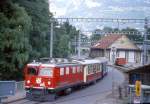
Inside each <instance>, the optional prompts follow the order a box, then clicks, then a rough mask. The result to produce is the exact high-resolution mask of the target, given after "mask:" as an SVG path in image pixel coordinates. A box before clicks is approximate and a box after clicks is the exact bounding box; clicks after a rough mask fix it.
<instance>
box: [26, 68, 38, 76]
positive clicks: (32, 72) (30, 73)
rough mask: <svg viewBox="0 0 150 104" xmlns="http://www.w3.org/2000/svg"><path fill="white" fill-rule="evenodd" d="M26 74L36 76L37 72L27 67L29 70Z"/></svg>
mask: <svg viewBox="0 0 150 104" xmlns="http://www.w3.org/2000/svg"><path fill="white" fill-rule="evenodd" d="M28 74H29V75H36V74H37V71H36V69H35V68H31V67H29V68H28Z"/></svg>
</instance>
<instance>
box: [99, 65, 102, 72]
mask: <svg viewBox="0 0 150 104" xmlns="http://www.w3.org/2000/svg"><path fill="white" fill-rule="evenodd" d="M99 71H100V72H101V71H102V65H101V64H100V65H99Z"/></svg>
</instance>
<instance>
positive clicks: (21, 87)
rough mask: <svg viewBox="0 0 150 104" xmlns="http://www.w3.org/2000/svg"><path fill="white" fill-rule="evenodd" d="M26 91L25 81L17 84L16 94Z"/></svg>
mask: <svg viewBox="0 0 150 104" xmlns="http://www.w3.org/2000/svg"><path fill="white" fill-rule="evenodd" d="M24 89H25V87H24V81H19V82H16V92H22V91H24Z"/></svg>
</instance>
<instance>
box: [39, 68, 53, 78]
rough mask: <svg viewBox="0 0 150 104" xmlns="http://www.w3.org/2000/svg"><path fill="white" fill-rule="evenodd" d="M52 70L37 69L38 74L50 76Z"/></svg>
mask: <svg viewBox="0 0 150 104" xmlns="http://www.w3.org/2000/svg"><path fill="white" fill-rule="evenodd" d="M52 75H53V71H52V69H51V68H41V69H40V71H39V76H50V77H51V76H52Z"/></svg>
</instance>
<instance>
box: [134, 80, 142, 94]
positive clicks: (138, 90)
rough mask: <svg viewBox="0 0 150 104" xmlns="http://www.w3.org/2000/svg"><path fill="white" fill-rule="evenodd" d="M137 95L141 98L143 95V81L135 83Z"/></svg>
mask: <svg viewBox="0 0 150 104" xmlns="http://www.w3.org/2000/svg"><path fill="white" fill-rule="evenodd" d="M135 94H136V96H140V95H141V81H138V80H137V81H136V82H135Z"/></svg>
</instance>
